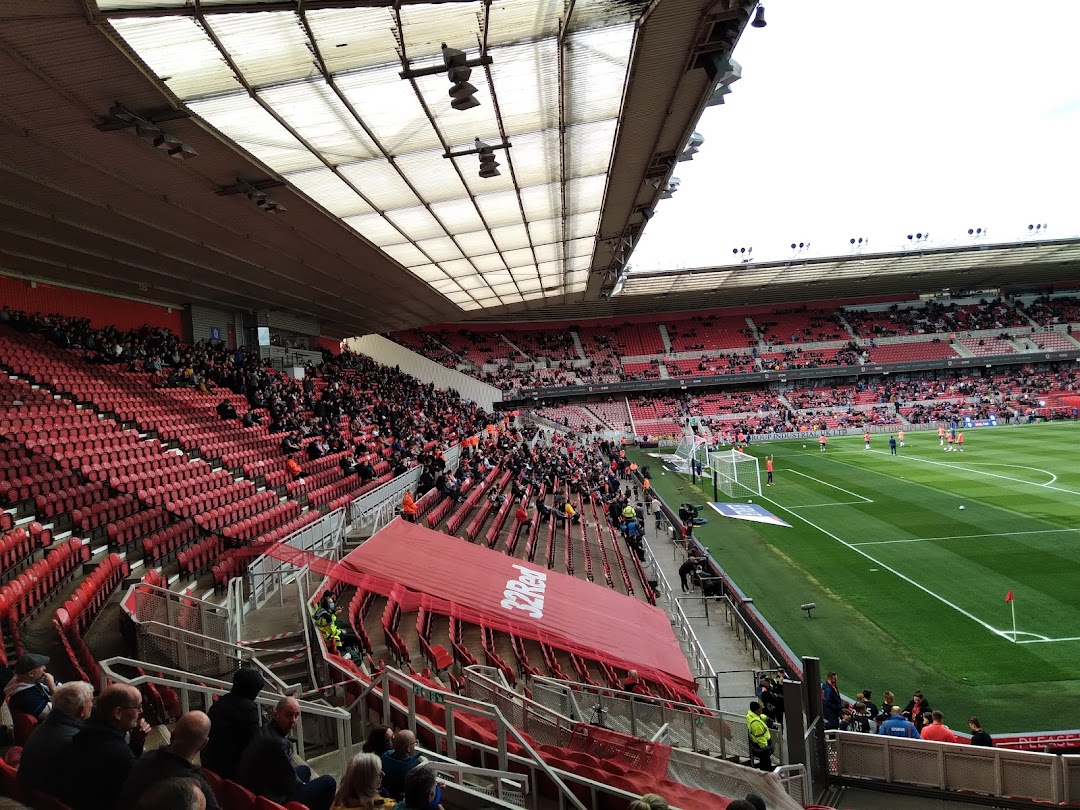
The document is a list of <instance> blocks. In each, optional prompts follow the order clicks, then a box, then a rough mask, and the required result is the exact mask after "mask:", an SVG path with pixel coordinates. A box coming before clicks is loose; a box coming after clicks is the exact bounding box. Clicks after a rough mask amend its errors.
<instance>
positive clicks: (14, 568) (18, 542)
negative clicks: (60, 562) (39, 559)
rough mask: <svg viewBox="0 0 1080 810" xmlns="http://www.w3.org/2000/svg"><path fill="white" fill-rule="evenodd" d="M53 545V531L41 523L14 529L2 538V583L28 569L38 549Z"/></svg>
mask: <svg viewBox="0 0 1080 810" xmlns="http://www.w3.org/2000/svg"><path fill="white" fill-rule="evenodd" d="M51 543H52V531H50V530H49V529H46V528H44V527H43V526H42V525H41V524H40V523H31V524H30V525H29V526H28V527H27V526H18V527H15V528H12V529H11V530H10V531H7V532H5V533H4V534H3V535H2V536H0V582H2V581H4V580H7V579H11V578H12V577H14V576H15V574H17V573H18V572H19V571H21V570H22V569H23V568H25V567H27V566H28V565H29V564H30V562H31V561H32V559H33V556H34V553H35V552H36V551H37V550H38V549H42V548H47V547H48V546H49V545H50V544H51Z"/></svg>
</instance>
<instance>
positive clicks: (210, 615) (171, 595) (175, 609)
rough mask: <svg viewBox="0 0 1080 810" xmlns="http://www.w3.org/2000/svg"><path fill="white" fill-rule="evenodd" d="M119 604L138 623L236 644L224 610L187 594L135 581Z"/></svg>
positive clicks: (227, 613)
mask: <svg viewBox="0 0 1080 810" xmlns="http://www.w3.org/2000/svg"><path fill="white" fill-rule="evenodd" d="M120 604H121V606H122V607H123V609H124V611H125V612H127V613H128V614H129V615H130V616H131V617H132V618H133V619H135V620H136V621H138V622H143V623H146V622H160V623H161V624H165V625H169V626H171V627H178V628H180V629H182V630H187V631H190V632H192V633H199V634H201V635H203V636H206V637H208V638H211V639H214V640H217V641H222V642H227V643H235V642H236V641H237V636H236V635H234V633H235V627H234V625H233V623H232V622H231V620H230V615H229V610H228V608H227V607H226V606H223V605H219V604H216V603H214V602H208V601H206V600H205V599H199V598H198V597H195V596H191V595H190V594H186V593H179V592H177V591H172V590H169V589H168V588H162V587H159V586H157V585H150V584H148V583H145V582H137V583H135V584H134V585H132V586H131V587H130V588H129V589H128V592H127V594H126V595H125V596H124V599H123V600H122V601H121V603H120Z"/></svg>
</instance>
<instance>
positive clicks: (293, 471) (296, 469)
mask: <svg viewBox="0 0 1080 810" xmlns="http://www.w3.org/2000/svg"><path fill="white" fill-rule="evenodd" d="M285 469H286V470H288V471H289V476H290V477H291V478H292V480H293V481H297V480H299V479H301V478H303V477H304V470H303V468H301V466H300V463H299V462H298V461H297V460H296V459H295V458H294V457H292V456H290V457H289V460H288V461H286V462H285Z"/></svg>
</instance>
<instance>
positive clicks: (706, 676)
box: [640, 518, 720, 708]
mask: <svg viewBox="0 0 1080 810" xmlns="http://www.w3.org/2000/svg"><path fill="white" fill-rule="evenodd" d="M664 520H665V521H666V518H664ZM640 539H641V542H642V543H643V544H644V545H645V552H646V560H647V567H648V570H649V572H650V573H652V574H653V575H654V576H655V577H656V579H657V581H658V582H659V583H660V591H661V592H660V594H659V596H660V598H661V601H662V602H663V607H664V610H665V611H666V612H667V614H668V617H669V618H670V619H671V626H672V629H674V631H675V637H676V638H678V639H679V644H680V645H681V646H682V648H683V654H684V655H685V656H686V659H687V661H689V663H690V666H691V668H692V669H693V670H694V680H698V679H699V678H700V679H702V681H703V683H704V684H705V692H706V694H708V695H712V696H713V698H714V700H716V701H717V704H716V705H717V708H719V706H720V704H719V700H720V691H719V689H717V688H716V687H717V672H716V670H715V669H714V668H713V665H712V662H711V661H709V656H708V655H707V654H706V652H705V648H704V647H703V646H702V645H701V641H700V640H699V639H698V637H697V633H695V632H694V628H693V626H691V624H690V619H689V617H687V615H686V611H684V610H683V606H682V603H680V602H679V600H678V598H675V599H672V597H671V594H672V590H671V585H670V583H669V582H668V578H667V575H666V574H665V573H664V570H663V569H662V568H661V567H660V566H659V565H658V564H657V562H656V554H654V553H653V548H652V546H651V545H650V544H649V540H648V538H647V537H646V532H642V533H641V535H640Z"/></svg>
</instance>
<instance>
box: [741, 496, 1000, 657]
mask: <svg viewBox="0 0 1080 810" xmlns="http://www.w3.org/2000/svg"><path fill="white" fill-rule="evenodd" d="M761 498H762V500H766V501H768V502H769V503H771V504H772V505H773V506H775V507H776V508H777V509H782V510H783V511H785V512H787V513H788V514H789V515H791V516H792V517H794V518H798V519H799V520H801V521H802V522H803V523H805V524H806V525H807V526H810V527H812V528H814V529H817V530H818V531H819V532H821V533H822V534H823V535H825V536H826V537H831V538H832V539H833V540H835V541H836V542H837V543H839V544H840V545H842V546H846V547H847V548H849V549H851V550H852V551H854V552H855V553H856V554H859V555H861V556H863V557H865V558H866V559H868V560H869V561H870V562H872V563H874V564H875V565H878V566H881V567H882V568H884V569H885V570H886V571H888V572H889V573H890V574H893V575H895V576H898V577H900V579H902V580H904V582H906V583H908V584H909V585H912V586H914V587H915V588H918V589H919V590H920V591H922V592H923V593H925V594H926V595H927V596H930V597H933V598H934V599H937V600H938V601H939V602H941V603H942V604H943V605H946V606H948V607H951V608H952V609H953V610H955V611H956V612H957V613H959V614H961V615H962V616H966V617H967V618H969V619H971V620H972V621H973V622H975V623H976V624H979V625H981V626H983V627H985V628H986V629H987V630H989V631H990V632H991V633H993V634H994V635H996V636H1000V637H1002V638H1004V639H1006V640H1007V641H1012V642H1013V643H1014V644H1015V643H1016V642H1015V641H1014V640H1013V639H1010V638H1009V633H1010V632H1011V631H1005V630H998V629H997V628H996V627H994V626H993V625H991V624H987V623H986V622H984V621H983V620H982V619H980V618H979V617H978V616H976V615H975V614H973V613H970V612H968V611H966V610H964V609H963V608H962V607H960V606H959V605H957V604H954V603H952V602H950V601H949V600H948V599H946V598H945V597H944V596H942V595H941V594H938V593H935V592H934V591H932V590H930V589H929V588H927V587H926V586H925V585H923V584H921V583H919V582H916V581H915V580H913V579H912V578H911V577H909V576H907V575H906V574H901V573H900V572H899V571H897V570H896V569H895V568H893V567H892V566H890V565H886V564H885V563H883V562H882V561H881V560H879V559H877V558H876V557H873V556H871V555H870V554H867V553H866V552H865V551H863V550H862V549H861V548H856V547H855V546H853V545H852V544H851V543H849V542H847V541H846V540H841V539H840V538H839V537H837V536H836V535H835V534H833V533H832V532H830V531H829V530H828V529H823V528H821V527H820V526H818V525H817V524H816V523H814V522H813V521H811V520H808V519H807V518H805V517H803V516H802V515H800V514H797V513H796V512H792V511H791V510H790V509H788V508H787V507H786V506H781V505H780V504H779V503H777V502H776V501H774V500H773V499H772V498H769V497H767V496H765V495H762V496H761Z"/></svg>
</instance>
